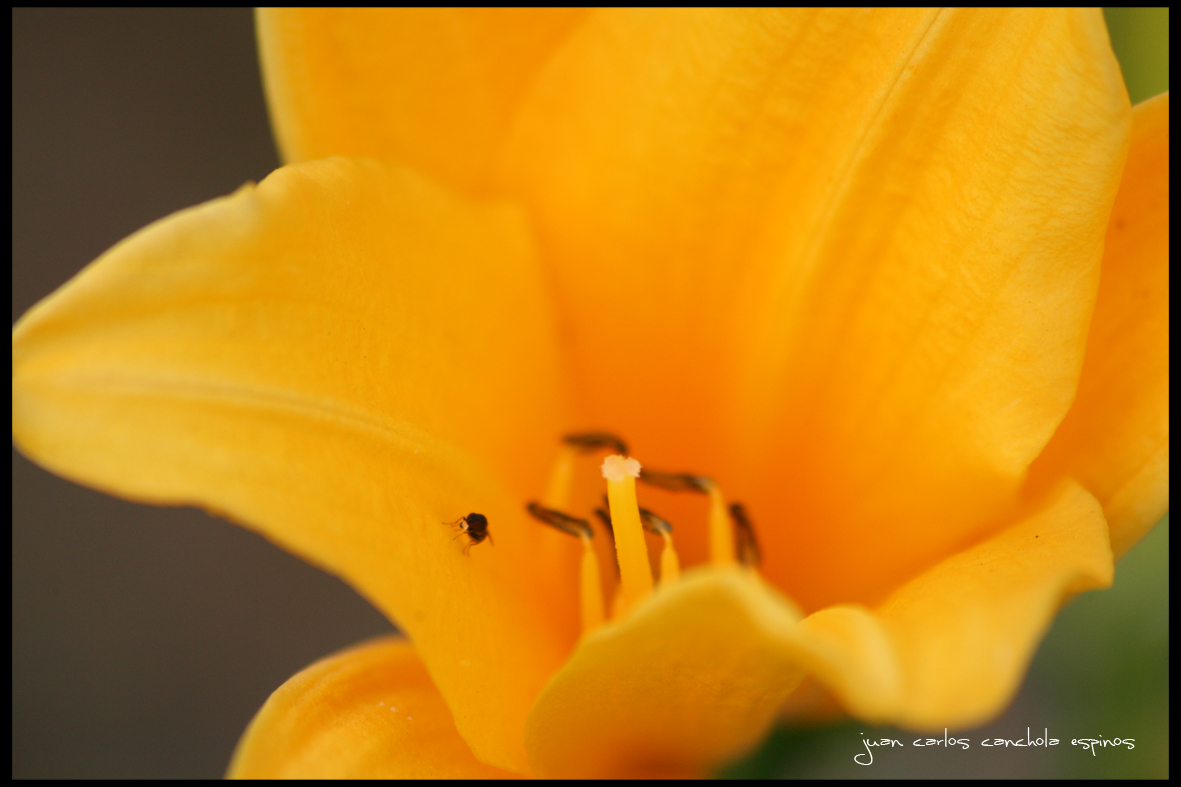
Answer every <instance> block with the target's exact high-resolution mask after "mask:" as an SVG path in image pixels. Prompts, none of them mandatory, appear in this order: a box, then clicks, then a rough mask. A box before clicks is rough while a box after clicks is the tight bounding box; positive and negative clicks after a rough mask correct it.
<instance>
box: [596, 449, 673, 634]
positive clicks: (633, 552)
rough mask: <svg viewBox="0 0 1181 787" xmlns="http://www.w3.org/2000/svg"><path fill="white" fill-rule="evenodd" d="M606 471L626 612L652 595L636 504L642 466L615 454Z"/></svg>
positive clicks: (621, 596)
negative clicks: (637, 485) (637, 484)
mask: <svg viewBox="0 0 1181 787" xmlns="http://www.w3.org/2000/svg"><path fill="white" fill-rule="evenodd" d="M602 472H603V478H605V479H607V502H608V504H609V505H610V508H611V525H612V530H613V531H614V534H615V554H616V557H617V558H618V561H619V597H618V598H619V604H620V609H621V611H626V610H628V609H630V608H631V607H632V606H634V605H635V604H636V603H637V602H639V601H641V600H643V599H644V598H646V597H647V596H648V595H649V594H650V593H651V592H652V570H651V569H650V568H649V567H648V547H647V545H646V544H645V543H644V533H643V526H642V525H641V523H640V507H639V504H638V503H637V502H636V478H637V477H638V476H639V475H640V463H639V462H638V461H636V460H635V459H629V458H624V457H623V456H620V455H619V454H612V455H611V456H608V457H607V458H606V459H604V460H603V466H602ZM662 568H663V566H662Z"/></svg>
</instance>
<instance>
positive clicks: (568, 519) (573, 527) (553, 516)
mask: <svg viewBox="0 0 1181 787" xmlns="http://www.w3.org/2000/svg"><path fill="white" fill-rule="evenodd" d="M525 510H527V511H528V512H529V513H530V514H532V515H533V518H534V519H538V520H540V521H542V522H544V523H545V524H547V525H549V526H550V527H556V528H557V529H558V530H561V531H562V532H563V533H568V534H569V535H572V536H577V537H578V538H593V537H594V535H595V531H593V530H591V526H590V522H588V521H586V520H585V519H580V518H578V517H576V516H571V515H570V514H564V513H562V512H561V511H557V510H555V509H552V508H546V507H545V506H543V505H541V504H540V503H530V504H529V505H527V506H525Z"/></svg>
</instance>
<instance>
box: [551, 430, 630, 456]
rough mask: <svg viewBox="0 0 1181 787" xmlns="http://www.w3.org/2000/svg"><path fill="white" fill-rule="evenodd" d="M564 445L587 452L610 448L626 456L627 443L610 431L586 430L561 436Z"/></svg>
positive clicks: (613, 451)
mask: <svg viewBox="0 0 1181 787" xmlns="http://www.w3.org/2000/svg"><path fill="white" fill-rule="evenodd" d="M562 443H563V444H564V445H568V446H572V447H574V448H577V449H578V450H579V452H580V453H584V454H589V453H591V452H593V451H597V450H598V449H600V448H607V449H610V450H611V452H612V453H616V454H622V455H624V456H627V443H625V442H623V440H621V439H620V438H619V437H617V436H616V435H613V434H611V433H610V432H586V433H584V434H568V435H566V436H565V437H563V438H562Z"/></svg>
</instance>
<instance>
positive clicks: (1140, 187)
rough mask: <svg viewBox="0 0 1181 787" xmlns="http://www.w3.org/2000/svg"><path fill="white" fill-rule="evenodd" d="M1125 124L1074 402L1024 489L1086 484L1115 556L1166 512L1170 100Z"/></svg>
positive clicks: (1144, 108)
mask: <svg viewBox="0 0 1181 787" xmlns="http://www.w3.org/2000/svg"><path fill="white" fill-rule="evenodd" d="M1132 119H1133V126H1132V147H1131V150H1130V151H1129V153H1128V163H1127V165H1126V166H1125V167H1124V176H1123V180H1122V181H1121V182H1120V190H1119V194H1118V196H1117V197H1116V201H1115V207H1114V208H1113V209H1112V212H1111V220H1110V222H1109V223H1108V226H1107V244H1106V247H1105V249H1104V253H1103V276H1102V278H1101V279H1100V281H1099V299H1098V301H1097V302H1096V304H1095V316H1094V317H1093V318H1092V320H1091V330H1090V334H1089V335H1088V337H1087V358H1086V362H1085V363H1084V364H1083V374H1082V378H1081V379H1080V380H1079V389H1078V396H1077V398H1076V399H1075V401H1074V404H1073V405H1072V406H1071V409H1070V412H1069V413H1068V414H1067V416H1066V419H1065V420H1064V421H1063V422H1062V425H1061V426H1060V427H1059V428H1058V431H1057V432H1056V433H1055V434H1054V439H1053V440H1051V441H1050V444H1049V445H1047V446H1046V450H1045V451H1044V452H1043V453H1042V455H1041V456H1040V457H1038V460H1037V462H1035V463H1034V465H1033V467H1032V468H1030V485H1031V486H1035V487H1036V486H1039V485H1045V484H1048V483H1053V481H1054V479H1056V478H1057V477H1059V476H1061V475H1064V474H1066V475H1071V476H1074V477H1075V478H1077V479H1079V480H1080V481H1082V482H1083V484H1084V485H1085V486H1086V487H1087V488H1088V489H1089V490H1090V491H1091V493H1092V494H1094V495H1095V497H1096V498H1098V500H1099V502H1100V503H1102V504H1103V512H1104V514H1105V515H1106V517H1107V524H1108V527H1109V528H1110V529H1111V546H1112V549H1113V550H1114V551H1115V554H1116V556H1117V557H1118V556H1120V555H1122V554H1123V553H1124V552H1126V551H1127V550H1128V549H1129V548H1131V547H1132V545H1133V544H1135V543H1136V542H1137V541H1139V540H1140V538H1141V537H1142V536H1143V535H1144V534H1145V533H1147V532H1148V530H1149V528H1151V527H1152V526H1153V525H1155V524H1156V523H1157V521H1159V520H1160V518H1161V517H1162V516H1164V514H1165V512H1166V511H1167V510H1168V508H1169V94H1168V93H1164V94H1162V95H1160V96H1157V97H1156V98H1154V99H1150V100H1148V101H1145V102H1143V103H1141V104H1138V105H1137V106H1136V107H1135V108H1134V109H1133V111H1132Z"/></svg>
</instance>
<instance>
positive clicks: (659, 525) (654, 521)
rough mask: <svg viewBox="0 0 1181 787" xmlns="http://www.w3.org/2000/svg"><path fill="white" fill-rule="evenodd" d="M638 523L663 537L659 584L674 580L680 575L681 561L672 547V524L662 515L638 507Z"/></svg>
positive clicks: (666, 583)
mask: <svg viewBox="0 0 1181 787" xmlns="http://www.w3.org/2000/svg"><path fill="white" fill-rule="evenodd" d="M640 524H642V525H643V526H644V529H645V530H647V531H648V532H649V533H655V534H656V535H658V536H660V537H661V538H663V539H664V549H663V550H661V552H660V584H661V585H668V584H670V583H672V582H676V581H677V579H678V578H679V577H680V576H681V561H680V559H679V558H678V557H677V553H676V550H674V549H673V537H672V532H673V526H672V525H670V524H669V523H668V520H666V519H665V518H664V517H662V516H660V515H659V514H654V513H652V512H651V511H649V510H648V509H646V508H641V509H640Z"/></svg>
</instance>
